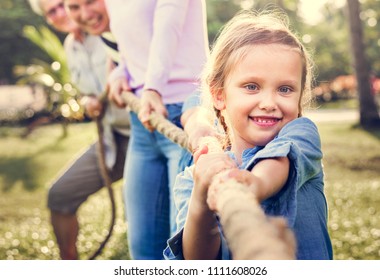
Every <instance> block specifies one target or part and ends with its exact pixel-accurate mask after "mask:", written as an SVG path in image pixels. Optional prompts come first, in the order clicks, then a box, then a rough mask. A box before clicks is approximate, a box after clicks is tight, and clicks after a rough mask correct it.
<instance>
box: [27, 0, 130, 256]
mask: <svg viewBox="0 0 380 280" xmlns="http://www.w3.org/2000/svg"><path fill="white" fill-rule="evenodd" d="M29 3H30V6H31V7H32V9H33V11H35V12H36V13H37V14H39V15H41V16H43V17H44V18H45V20H46V22H47V23H48V24H49V25H51V26H52V27H53V28H54V29H55V30H57V31H59V32H63V33H68V35H67V37H66V38H65V42H64V48H65V52H66V56H67V62H68V66H69V70H70V73H71V79H72V82H73V84H74V85H75V86H76V87H77V88H78V89H79V91H80V93H81V94H82V95H83V96H84V98H82V100H83V101H85V102H84V106H85V110H86V114H87V115H88V116H89V117H98V116H99V115H100V114H101V113H102V111H103V109H104V108H103V105H102V103H101V102H100V100H99V99H98V96H99V95H101V94H102V93H103V92H104V91H105V88H106V79H107V71H108V68H107V65H109V61H110V59H109V58H108V55H107V53H106V51H105V44H104V43H103V42H102V40H101V39H100V38H99V36H94V35H89V34H87V33H85V32H83V31H82V30H81V29H80V28H79V26H78V25H77V24H76V23H75V22H74V21H72V20H71V19H70V17H69V16H68V15H67V14H66V10H65V8H64V4H63V0H29ZM113 58H114V59H117V57H116V56H114V57H113ZM102 122H103V127H104V139H103V142H104V143H105V145H106V148H105V151H106V163H107V167H108V169H109V170H110V175H111V178H112V180H113V181H117V180H119V179H121V178H122V176H123V169H124V161H125V155H126V148H127V144H128V141H129V116H128V112H126V110H125V109H119V108H117V107H116V106H114V105H113V104H109V105H108V106H107V108H106V109H105V112H104V117H103V120H102ZM100 168H101V167H100V165H99V161H98V155H97V152H96V143H94V144H92V145H91V146H90V147H89V148H88V149H87V150H86V151H85V152H84V153H82V154H81V155H80V156H79V157H78V158H76V159H75V160H74V161H73V162H72V163H71V164H70V165H69V167H68V168H66V169H65V170H64V171H63V172H61V173H60V174H61V175H60V176H59V177H58V178H57V179H56V180H55V182H54V183H53V184H52V185H51V187H50V189H49V195H48V207H49V209H50V211H51V223H52V226H53V229H54V233H55V235H56V238H57V243H58V246H59V249H60V255H61V258H62V259H77V258H78V252H77V247H76V241H77V237H78V232H79V223H78V219H77V216H76V212H77V210H78V208H79V207H80V205H82V203H83V202H84V201H86V199H87V198H88V197H89V196H90V195H91V194H93V193H95V192H97V191H98V190H100V189H101V188H102V187H103V186H104V185H105V182H104V180H103V178H102V176H101V174H102V173H101V169H100Z"/></svg>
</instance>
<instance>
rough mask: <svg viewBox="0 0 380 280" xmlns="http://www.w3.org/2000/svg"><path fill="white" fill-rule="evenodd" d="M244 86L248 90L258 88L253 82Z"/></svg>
mask: <svg viewBox="0 0 380 280" xmlns="http://www.w3.org/2000/svg"><path fill="white" fill-rule="evenodd" d="M245 88H246V89H248V90H257V89H258V87H257V86H256V85H255V84H249V85H246V86H245Z"/></svg>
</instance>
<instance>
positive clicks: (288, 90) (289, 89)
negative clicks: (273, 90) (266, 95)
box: [278, 87, 292, 93]
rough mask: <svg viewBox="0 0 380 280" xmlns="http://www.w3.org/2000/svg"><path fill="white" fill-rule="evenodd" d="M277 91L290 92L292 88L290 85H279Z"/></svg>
mask: <svg viewBox="0 0 380 280" xmlns="http://www.w3.org/2000/svg"><path fill="white" fill-rule="evenodd" d="M278 91H279V92H281V93H290V92H291V91H292V89H291V88H290V87H280V88H279V89H278Z"/></svg>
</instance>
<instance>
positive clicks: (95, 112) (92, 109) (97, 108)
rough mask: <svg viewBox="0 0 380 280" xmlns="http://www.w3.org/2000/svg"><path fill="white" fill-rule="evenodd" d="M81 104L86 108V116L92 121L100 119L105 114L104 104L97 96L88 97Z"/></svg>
mask: <svg viewBox="0 0 380 280" xmlns="http://www.w3.org/2000/svg"><path fill="white" fill-rule="evenodd" d="M81 103H82V105H83V106H84V109H85V113H86V115H87V116H88V117H90V118H92V119H94V118H97V117H99V116H100V115H101V114H102V112H103V104H102V102H100V101H99V99H98V98H97V97H95V96H86V97H84V98H83V99H82V102H81Z"/></svg>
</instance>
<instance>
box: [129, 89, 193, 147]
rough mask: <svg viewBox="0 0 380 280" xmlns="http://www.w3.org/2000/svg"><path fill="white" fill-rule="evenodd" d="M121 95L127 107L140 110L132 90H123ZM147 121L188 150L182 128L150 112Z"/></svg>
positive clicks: (136, 110)
mask: <svg viewBox="0 0 380 280" xmlns="http://www.w3.org/2000/svg"><path fill="white" fill-rule="evenodd" d="M122 97H123V99H124V101H125V102H126V103H127V104H128V107H129V109H130V110H131V111H133V112H135V113H136V114H138V112H139V111H140V99H139V98H137V97H136V96H135V95H134V94H133V93H132V92H128V91H124V92H123V94H122ZM149 122H150V124H151V126H152V127H153V128H154V129H156V130H157V131H158V132H160V133H161V134H162V135H164V136H166V138H168V139H170V140H171V141H173V142H174V143H176V144H178V145H180V146H181V147H182V148H185V149H187V150H189V151H190V148H189V145H188V142H187V134H186V133H185V132H184V131H183V130H182V129H180V128H179V127H177V126H175V125H174V124H173V123H172V122H170V121H169V120H168V119H166V118H165V117H163V116H162V115H160V114H157V113H155V112H152V113H151V115H150V119H149Z"/></svg>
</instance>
